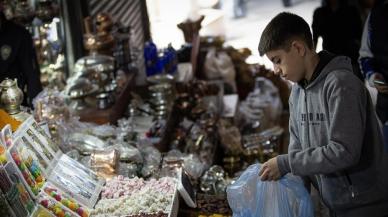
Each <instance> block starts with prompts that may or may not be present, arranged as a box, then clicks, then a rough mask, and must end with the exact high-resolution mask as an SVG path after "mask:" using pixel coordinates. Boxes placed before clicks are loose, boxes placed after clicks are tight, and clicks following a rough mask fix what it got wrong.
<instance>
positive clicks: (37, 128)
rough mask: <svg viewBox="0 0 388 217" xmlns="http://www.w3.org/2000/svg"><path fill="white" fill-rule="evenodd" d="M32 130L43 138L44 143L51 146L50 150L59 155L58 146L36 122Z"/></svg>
mask: <svg viewBox="0 0 388 217" xmlns="http://www.w3.org/2000/svg"><path fill="white" fill-rule="evenodd" d="M32 128H33V130H35V132H36V135H37V136H40V137H42V139H41V140H42V141H43V140H46V142H47V144H48V145H49V146H50V148H51V149H52V150H53V151H54V152H55V153H57V152H58V151H60V150H59V147H58V145H56V144H55V143H54V142H53V141H52V140H51V138H50V136H49V135H48V134H47V133H46V132H45V131H44V129H43V128H42V127H40V126H39V125H38V124H37V123H36V122H33V123H32Z"/></svg>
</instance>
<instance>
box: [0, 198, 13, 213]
mask: <svg viewBox="0 0 388 217" xmlns="http://www.w3.org/2000/svg"><path fill="white" fill-rule="evenodd" d="M0 216H2V217H13V216H14V213H13V212H12V209H11V207H10V206H9V204H8V202H7V200H6V199H5V197H4V196H3V195H2V194H0Z"/></svg>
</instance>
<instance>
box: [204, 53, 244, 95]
mask: <svg viewBox="0 0 388 217" xmlns="http://www.w3.org/2000/svg"><path fill="white" fill-rule="evenodd" d="M205 75H206V77H207V78H208V79H210V80H214V79H219V78H222V79H223V80H224V81H225V83H227V84H229V85H230V86H231V87H232V88H233V91H236V90H237V87H236V71H235V69H234V65H233V62H232V59H231V58H230V57H229V55H228V54H227V53H226V52H217V51H216V49H215V48H213V49H210V50H209V52H208V53H207V55H206V60H205Z"/></svg>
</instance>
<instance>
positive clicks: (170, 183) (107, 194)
mask: <svg viewBox="0 0 388 217" xmlns="http://www.w3.org/2000/svg"><path fill="white" fill-rule="evenodd" d="M143 190H150V191H151V192H162V193H164V194H172V193H174V190H175V181H174V179H172V178H169V177H164V178H161V179H159V180H155V179H151V180H149V181H145V180H143V179H142V178H137V177H135V178H132V179H130V178H127V177H123V176H117V177H115V178H113V179H111V180H110V181H108V182H107V183H106V185H105V186H104V188H103V190H102V198H106V199H112V198H120V197H123V196H130V195H132V194H136V193H138V192H140V191H143Z"/></svg>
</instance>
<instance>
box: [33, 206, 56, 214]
mask: <svg viewBox="0 0 388 217" xmlns="http://www.w3.org/2000/svg"><path fill="white" fill-rule="evenodd" d="M52 216H53V214H51V213H50V211H49V210H47V209H46V208H44V207H43V206H41V205H37V206H36V209H35V211H34V213H32V217H52Z"/></svg>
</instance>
